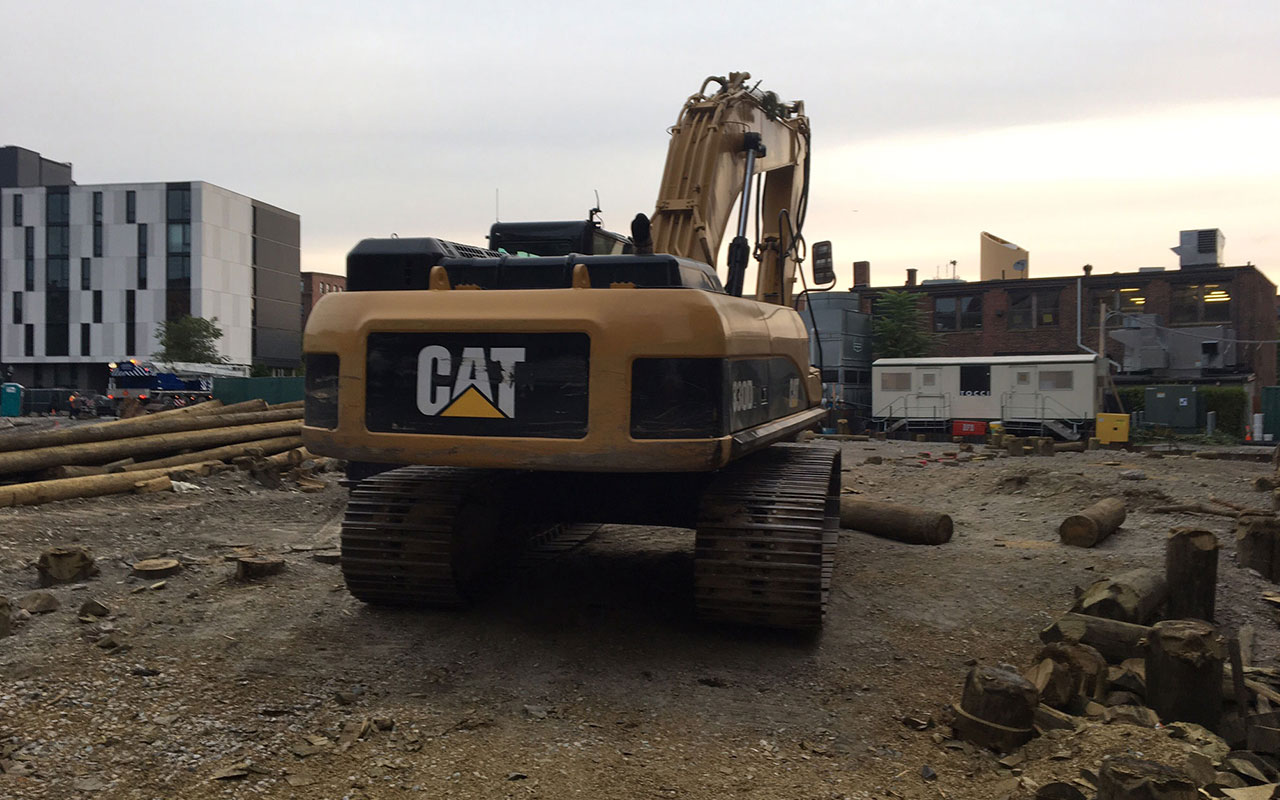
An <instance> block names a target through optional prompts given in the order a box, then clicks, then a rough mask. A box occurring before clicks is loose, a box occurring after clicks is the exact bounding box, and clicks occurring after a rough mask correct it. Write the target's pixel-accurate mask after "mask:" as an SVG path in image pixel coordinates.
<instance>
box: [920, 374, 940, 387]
mask: <svg viewBox="0 0 1280 800" xmlns="http://www.w3.org/2000/svg"><path fill="white" fill-rule="evenodd" d="M920 385H921V386H937V385H938V374H937V373H936V372H925V373H922V374H921V375H920Z"/></svg>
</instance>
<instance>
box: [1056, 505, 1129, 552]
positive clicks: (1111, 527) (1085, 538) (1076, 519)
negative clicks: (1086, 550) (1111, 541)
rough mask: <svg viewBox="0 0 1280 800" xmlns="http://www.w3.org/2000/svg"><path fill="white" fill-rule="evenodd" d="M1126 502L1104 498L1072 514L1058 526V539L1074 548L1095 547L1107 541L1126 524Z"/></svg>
mask: <svg viewBox="0 0 1280 800" xmlns="http://www.w3.org/2000/svg"><path fill="white" fill-rule="evenodd" d="M1124 518H1125V509H1124V500H1123V499H1122V498H1119V497H1104V498H1102V499H1101V500H1099V501H1098V502H1096V503H1094V504H1093V505H1091V506H1089V507H1088V508H1086V509H1085V510H1084V511H1081V512H1080V513H1079V514H1072V515H1071V516H1069V517H1067V518H1066V519H1064V520H1063V521H1062V524H1061V525H1059V526H1058V538H1059V539H1061V540H1062V543H1063V544H1069V545H1071V546H1073V547H1093V546H1094V545H1096V544H1097V543H1098V542H1101V541H1102V540H1103V539H1106V538H1107V537H1108V536H1110V535H1111V534H1113V533H1115V532H1116V529H1117V528H1119V527H1120V526H1121V525H1123V524H1124Z"/></svg>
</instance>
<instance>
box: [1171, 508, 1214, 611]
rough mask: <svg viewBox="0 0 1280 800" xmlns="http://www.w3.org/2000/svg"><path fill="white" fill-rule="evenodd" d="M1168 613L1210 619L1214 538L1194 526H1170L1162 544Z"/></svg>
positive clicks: (1209, 532) (1208, 532)
mask: <svg viewBox="0 0 1280 800" xmlns="http://www.w3.org/2000/svg"><path fill="white" fill-rule="evenodd" d="M1165 582H1166V583H1167V584H1168V586H1169V605H1168V609H1167V612H1168V615H1169V616H1170V617H1171V618H1173V619H1202V620H1204V621H1205V622H1213V606H1214V595H1215V594H1216V592H1217V589H1218V537H1217V536H1215V535H1214V534H1213V532H1212V531H1206V530H1200V529H1198V528H1174V530H1173V532H1172V533H1170V534H1169V540H1168V542H1167V543H1166V546H1165Z"/></svg>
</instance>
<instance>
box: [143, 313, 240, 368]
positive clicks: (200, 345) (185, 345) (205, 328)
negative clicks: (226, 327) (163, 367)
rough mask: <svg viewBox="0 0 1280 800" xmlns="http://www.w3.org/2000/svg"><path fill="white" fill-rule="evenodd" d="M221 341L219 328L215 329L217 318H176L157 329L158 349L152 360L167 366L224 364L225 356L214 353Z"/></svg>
mask: <svg viewBox="0 0 1280 800" xmlns="http://www.w3.org/2000/svg"><path fill="white" fill-rule="evenodd" d="M221 338H222V328H219V327H218V318H217V317H214V318H213V319H205V318H203V317H180V318H178V319H175V320H170V321H168V322H162V323H160V325H159V326H158V327H157V329H156V339H157V342H158V343H159V345H160V350H159V351H158V352H157V353H155V355H154V356H152V357H153V358H155V360H157V361H162V362H167V363H172V362H174V361H185V362H191V363H195V364H225V363H227V361H228V359H227V357H226V356H224V355H221V354H219V353H218V340H219V339H221Z"/></svg>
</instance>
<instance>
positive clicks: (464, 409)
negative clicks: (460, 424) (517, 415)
mask: <svg viewBox="0 0 1280 800" xmlns="http://www.w3.org/2000/svg"><path fill="white" fill-rule="evenodd" d="M440 416H442V417H482V418H485V419H506V416H505V415H504V414H503V413H502V412H501V411H499V410H498V409H496V408H494V407H493V403H490V402H489V401H488V400H486V399H485V396H484V395H482V394H480V390H479V389H477V388H476V387H474V386H472V387H470V388H468V389H467V390H466V391H465V392H463V393H462V394H460V395H458V397H457V399H456V400H454V401H453V402H452V403H450V404H449V407H448V408H446V409H445V410H444V411H441V412H440Z"/></svg>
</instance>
